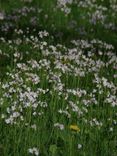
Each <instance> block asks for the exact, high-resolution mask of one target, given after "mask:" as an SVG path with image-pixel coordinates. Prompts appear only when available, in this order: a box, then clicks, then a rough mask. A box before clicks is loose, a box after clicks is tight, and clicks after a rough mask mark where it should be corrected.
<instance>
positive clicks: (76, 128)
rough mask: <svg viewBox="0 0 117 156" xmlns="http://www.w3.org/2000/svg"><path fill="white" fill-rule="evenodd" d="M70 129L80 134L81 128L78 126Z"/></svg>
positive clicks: (71, 126)
mask: <svg viewBox="0 0 117 156" xmlns="http://www.w3.org/2000/svg"><path fill="white" fill-rule="evenodd" d="M70 129H71V130H73V131H76V132H80V128H79V127H78V126H77V125H70Z"/></svg>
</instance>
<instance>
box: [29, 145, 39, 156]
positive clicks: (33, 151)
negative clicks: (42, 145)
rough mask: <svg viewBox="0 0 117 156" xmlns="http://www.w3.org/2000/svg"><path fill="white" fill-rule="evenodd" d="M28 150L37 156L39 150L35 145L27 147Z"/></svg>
mask: <svg viewBox="0 0 117 156" xmlns="http://www.w3.org/2000/svg"><path fill="white" fill-rule="evenodd" d="M28 152H29V153H30V154H34V155H36V156H39V150H38V149H37V148H36V147H33V148H29V149H28Z"/></svg>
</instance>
